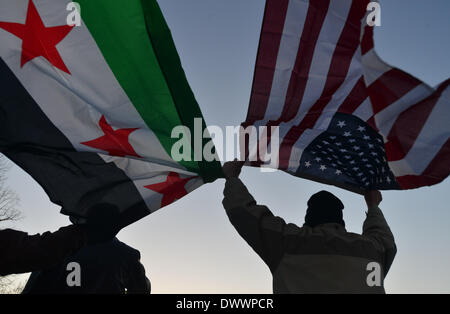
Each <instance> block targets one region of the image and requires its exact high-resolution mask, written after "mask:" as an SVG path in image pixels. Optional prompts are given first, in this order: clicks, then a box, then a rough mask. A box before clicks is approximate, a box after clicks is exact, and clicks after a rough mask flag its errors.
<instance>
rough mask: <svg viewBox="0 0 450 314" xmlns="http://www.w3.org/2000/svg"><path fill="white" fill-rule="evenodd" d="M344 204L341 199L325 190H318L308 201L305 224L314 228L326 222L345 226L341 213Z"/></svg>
mask: <svg viewBox="0 0 450 314" xmlns="http://www.w3.org/2000/svg"><path fill="white" fill-rule="evenodd" d="M343 209H344V204H342V202H341V200H340V199H339V198H337V197H336V196H334V195H333V194H331V193H330V192H327V191H320V192H318V193H316V194H314V195H313V196H311V198H310V199H309V201H308V209H307V211H306V216H305V225H306V226H309V227H312V228H314V227H315V226H318V225H322V224H326V223H337V224H340V225H342V226H344V227H345V222H344V219H343V215H342V210H343Z"/></svg>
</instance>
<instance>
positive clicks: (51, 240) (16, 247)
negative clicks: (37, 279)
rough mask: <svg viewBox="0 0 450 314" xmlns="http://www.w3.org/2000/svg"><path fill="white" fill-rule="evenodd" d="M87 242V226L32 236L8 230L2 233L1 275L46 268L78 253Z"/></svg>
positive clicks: (73, 226) (0, 233)
mask: <svg viewBox="0 0 450 314" xmlns="http://www.w3.org/2000/svg"><path fill="white" fill-rule="evenodd" d="M86 242H87V234H86V231H85V229H84V228H83V227H80V226H76V225H71V226H67V227H63V228H61V229H59V230H58V231H56V232H53V233H50V232H45V233H43V234H42V235H39V234H36V235H28V234H27V233H25V232H21V231H16V230H11V229H5V230H1V231H0V251H1V252H2V257H1V258H0V275H1V276H5V275H9V274H19V273H26V272H32V271H36V270H41V269H45V268H47V267H50V266H53V265H54V264H57V263H59V262H61V261H62V260H63V259H64V258H66V257H68V256H70V255H71V254H72V253H75V252H76V251H77V250H78V249H80V248H81V247H82V246H83V245H85V244H86Z"/></svg>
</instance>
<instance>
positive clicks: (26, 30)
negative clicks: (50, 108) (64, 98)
mask: <svg viewBox="0 0 450 314" xmlns="http://www.w3.org/2000/svg"><path fill="white" fill-rule="evenodd" d="M0 28H3V29H4V30H6V31H7V32H10V33H12V34H13V35H15V36H17V37H19V38H20V39H22V57H21V63H20V66H21V67H23V66H24V65H25V64H26V63H27V62H28V61H31V60H33V59H34V58H36V57H41V56H42V57H44V58H45V59H47V60H48V62H50V63H51V64H52V65H53V66H54V67H56V68H58V69H60V70H61V71H64V72H66V73H68V74H70V72H69V69H67V67H66V65H65V64H64V61H63V60H62V58H61V56H60V55H59V52H58V50H57V49H56V45H57V44H58V43H59V42H61V41H62V40H63V39H64V38H65V37H66V36H67V34H69V32H70V31H71V30H72V28H73V26H69V25H62V26H54V27H45V25H44V23H43V22H42V19H41V17H40V16H39V13H38V11H37V9H36V7H35V6H34V3H33V1H32V0H30V2H29V4H28V11H27V18H26V21H25V24H19V23H8V22H0Z"/></svg>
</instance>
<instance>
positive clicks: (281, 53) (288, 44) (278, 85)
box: [255, 1, 309, 127]
mask: <svg viewBox="0 0 450 314" xmlns="http://www.w3.org/2000/svg"><path fill="white" fill-rule="evenodd" d="M308 6H309V2H304V1H289V6H288V9H287V13H286V20H285V23H284V28H283V35H282V37H281V42H280V48H279V50H278V57H277V63H276V66H275V73H274V77H273V82H272V88H271V90H270V97H269V102H268V105H267V110H266V113H265V117H264V120H262V121H259V122H256V123H255V126H257V127H258V126H261V125H265V124H266V123H267V122H268V121H269V120H270V119H272V120H276V119H278V118H279V117H280V115H281V112H282V111H283V106H284V104H285V102H286V93H287V90H288V87H289V82H290V79H291V75H292V72H291V71H292V69H293V68H294V65H295V61H296V59H297V52H298V49H299V44H300V38H301V36H302V32H303V26H304V23H305V20H306V14H307V13H308Z"/></svg>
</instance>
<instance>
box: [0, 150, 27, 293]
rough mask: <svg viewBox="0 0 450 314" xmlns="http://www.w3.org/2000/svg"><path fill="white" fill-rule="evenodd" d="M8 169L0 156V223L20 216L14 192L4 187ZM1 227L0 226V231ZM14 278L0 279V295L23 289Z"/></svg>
mask: <svg viewBox="0 0 450 314" xmlns="http://www.w3.org/2000/svg"><path fill="white" fill-rule="evenodd" d="M9 168H10V165H9V164H8V160H7V159H6V157H4V156H3V155H1V154H0V223H4V222H7V221H17V220H19V219H20V218H21V217H22V216H21V214H20V212H19V210H18V209H17V207H16V206H17V204H18V202H19V198H18V196H17V194H16V193H14V191H12V190H11V189H9V187H8V186H7V185H6V174H7V172H8V170H9ZM1 228H2V226H1V225H0V229H1ZM14 281H15V277H14V276H7V277H0V294H3V293H20V292H21V291H22V289H23V286H24V285H23V284H22V285H17V284H14Z"/></svg>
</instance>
